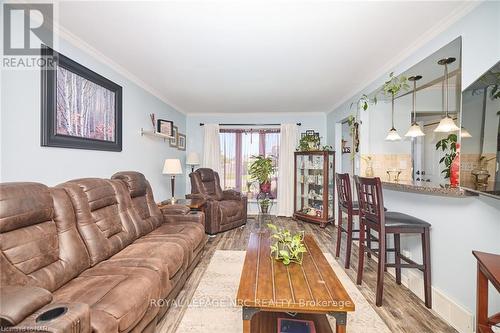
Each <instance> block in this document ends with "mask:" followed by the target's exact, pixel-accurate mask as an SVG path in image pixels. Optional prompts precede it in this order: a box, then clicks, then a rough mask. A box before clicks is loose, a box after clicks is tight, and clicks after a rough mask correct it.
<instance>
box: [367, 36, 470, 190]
mask: <svg viewBox="0 0 500 333" xmlns="http://www.w3.org/2000/svg"><path fill="white" fill-rule="evenodd" d="M461 47H462V40H461V38H460V37H459V38H457V39H455V40H453V41H452V42H450V43H449V44H447V45H445V46H444V47H442V48H441V49H439V50H438V51H436V52H435V53H433V54H431V55H430V56H428V57H427V58H425V59H424V60H422V61H420V62H419V63H417V64H416V65H414V66H412V67H411V68H410V69H408V70H406V71H405V72H403V73H401V74H400V75H399V76H398V78H401V77H405V78H406V79H407V81H406V85H405V87H403V88H402V89H401V90H400V91H399V92H398V94H397V95H395V96H394V112H393V107H392V96H388V95H385V94H383V87H380V88H379V89H377V90H376V91H374V92H373V93H372V94H370V95H369V97H371V98H372V99H373V98H374V97H375V96H376V97H377V102H376V104H373V103H372V105H370V108H369V111H368V114H369V116H368V118H369V119H368V122H369V126H368V127H369V133H366V134H367V135H368V136H369V144H368V145H367V147H365V148H366V149H364V152H366V153H364V152H363V154H362V158H361V167H360V172H361V174H367V172H366V170H367V169H368V170H370V173H371V174H373V175H374V176H378V177H380V178H381V179H383V180H385V181H391V182H401V183H404V182H407V183H412V182H421V183H425V184H426V186H431V187H432V186H436V187H447V186H450V181H451V178H452V177H451V176H452V175H451V174H450V167H449V166H450V165H451V162H452V161H453V154H454V151H455V147H456V143H459V141H460V138H459V132H460V131H459V129H460V117H459V115H460V105H461V103H460V98H461ZM392 129H394V131H393V130H392ZM443 140H444V141H443ZM438 142H442V143H441V144H439V145H438ZM443 142H444V143H443ZM443 144H444V145H445V146H446V148H445V149H444V150H443V149H442V145H443ZM436 145H438V148H437V147H436ZM363 155H364V156H363ZM370 167H371V169H370ZM454 175H455V174H454ZM455 178H456V180H455V183H456V185H457V186H458V185H459V184H458V172H457V173H456V177H455Z"/></svg>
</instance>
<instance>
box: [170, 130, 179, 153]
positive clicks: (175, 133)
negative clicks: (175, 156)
mask: <svg viewBox="0 0 500 333" xmlns="http://www.w3.org/2000/svg"><path fill="white" fill-rule="evenodd" d="M178 135H179V128H178V127H177V126H172V138H171V139H170V147H174V148H177V146H178V144H179V143H178Z"/></svg>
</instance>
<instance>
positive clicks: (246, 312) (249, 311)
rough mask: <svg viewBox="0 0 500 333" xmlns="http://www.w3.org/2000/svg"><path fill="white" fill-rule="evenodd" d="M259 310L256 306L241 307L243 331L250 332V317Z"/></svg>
mask: <svg viewBox="0 0 500 333" xmlns="http://www.w3.org/2000/svg"><path fill="white" fill-rule="evenodd" d="M259 311H260V309H258V308H247V307H243V311H242V314H243V333H250V330H251V321H252V317H253V315H254V314H256V313H257V312H259Z"/></svg>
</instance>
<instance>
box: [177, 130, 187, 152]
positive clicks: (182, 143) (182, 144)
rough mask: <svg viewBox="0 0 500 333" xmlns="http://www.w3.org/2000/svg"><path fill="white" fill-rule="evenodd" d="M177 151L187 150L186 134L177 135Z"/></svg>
mask: <svg viewBox="0 0 500 333" xmlns="http://www.w3.org/2000/svg"><path fill="white" fill-rule="evenodd" d="M177 149H179V150H184V151H185V150H186V134H181V133H178V134H177Z"/></svg>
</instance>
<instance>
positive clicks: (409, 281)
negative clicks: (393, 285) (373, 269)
mask: <svg viewBox="0 0 500 333" xmlns="http://www.w3.org/2000/svg"><path fill="white" fill-rule="evenodd" d="M388 271H389V274H391V275H392V276H394V277H395V276H396V271H395V270H394V269H389V270H388ZM401 283H402V284H403V285H404V286H405V287H407V288H408V289H409V290H410V291H411V292H412V293H413V294H415V295H416V296H417V297H418V298H420V299H421V300H422V301H423V300H424V279H423V277H421V276H420V275H419V274H418V273H417V272H412V271H407V272H405V273H404V274H401ZM432 311H433V312H435V313H436V314H437V315H438V316H439V317H441V318H442V319H443V320H444V321H445V322H446V323H448V324H449V325H451V326H452V327H453V328H455V329H456V330H457V331H458V332H460V333H473V332H474V315H473V314H472V313H470V312H469V311H468V310H467V309H465V308H464V307H463V306H461V305H460V304H458V303H456V302H455V301H453V300H452V299H451V298H450V297H448V296H447V295H446V294H445V293H444V292H443V291H441V290H439V289H438V288H436V287H432Z"/></svg>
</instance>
